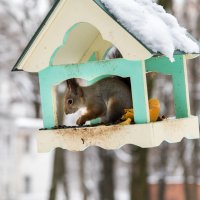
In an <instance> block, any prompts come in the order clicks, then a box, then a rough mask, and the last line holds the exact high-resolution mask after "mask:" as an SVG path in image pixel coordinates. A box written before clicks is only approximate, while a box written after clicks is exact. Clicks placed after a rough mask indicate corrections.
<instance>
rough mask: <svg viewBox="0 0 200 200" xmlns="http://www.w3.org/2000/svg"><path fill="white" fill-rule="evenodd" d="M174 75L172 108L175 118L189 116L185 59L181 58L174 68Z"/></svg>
mask: <svg viewBox="0 0 200 200" xmlns="http://www.w3.org/2000/svg"><path fill="white" fill-rule="evenodd" d="M175 72H176V73H174V74H173V76H172V80H173V93H174V104H175V105H174V107H175V113H176V117H177V118H185V117H189V116H190V101H189V92H188V77H187V68H186V58H185V56H182V59H181V62H180V63H178V65H177V66H176V70H175Z"/></svg>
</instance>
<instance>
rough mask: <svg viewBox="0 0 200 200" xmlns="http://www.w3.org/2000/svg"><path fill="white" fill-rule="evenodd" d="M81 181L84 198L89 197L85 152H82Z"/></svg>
mask: <svg viewBox="0 0 200 200" xmlns="http://www.w3.org/2000/svg"><path fill="white" fill-rule="evenodd" d="M80 181H81V190H82V194H83V200H87V199H88V189H87V187H86V185H85V153H84V152H81V153H80Z"/></svg>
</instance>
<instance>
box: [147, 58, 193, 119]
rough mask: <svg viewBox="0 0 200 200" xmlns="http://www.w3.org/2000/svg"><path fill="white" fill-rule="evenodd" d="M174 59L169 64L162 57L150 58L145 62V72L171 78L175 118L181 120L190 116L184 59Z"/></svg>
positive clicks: (166, 59)
mask: <svg viewBox="0 0 200 200" xmlns="http://www.w3.org/2000/svg"><path fill="white" fill-rule="evenodd" d="M174 58H175V62H170V61H169V59H168V58H166V57H164V56H162V57H157V58H150V59H148V60H146V61H145V64H146V71H147V72H150V71H153V72H157V73H161V74H165V75H171V76H172V81H173V95H174V107H175V113H176V117H177V118H183V117H188V116H189V115H190V102H189V91H188V78H187V68H186V67H187V66H186V57H185V56H184V55H176V56H174Z"/></svg>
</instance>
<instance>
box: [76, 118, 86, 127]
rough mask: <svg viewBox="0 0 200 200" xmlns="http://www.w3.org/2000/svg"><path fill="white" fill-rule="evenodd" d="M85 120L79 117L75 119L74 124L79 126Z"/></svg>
mask: <svg viewBox="0 0 200 200" xmlns="http://www.w3.org/2000/svg"><path fill="white" fill-rule="evenodd" d="M85 122H86V121H85V120H84V118H83V117H79V118H78V120H77V121H76V124H77V125H79V126H82V125H83V124H85Z"/></svg>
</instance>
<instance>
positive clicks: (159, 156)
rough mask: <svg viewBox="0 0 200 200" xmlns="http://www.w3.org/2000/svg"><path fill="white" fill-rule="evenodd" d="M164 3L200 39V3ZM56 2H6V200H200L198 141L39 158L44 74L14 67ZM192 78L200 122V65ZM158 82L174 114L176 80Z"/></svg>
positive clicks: (1, 49)
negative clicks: (40, 77) (41, 78)
mask: <svg viewBox="0 0 200 200" xmlns="http://www.w3.org/2000/svg"><path fill="white" fill-rule="evenodd" d="M129 1H130V0H129ZM137 2H139V1H137ZM159 2H160V3H162V5H164V6H165V7H166V8H167V10H168V12H171V13H173V14H174V15H175V16H176V17H177V18H178V21H179V23H180V24H181V25H182V26H184V27H186V28H187V30H188V31H189V32H190V33H192V34H193V35H194V36H195V37H196V38H197V39H198V40H200V0H185V1H184V0H175V1H169V0H166V1H164V0H161V1H159ZM52 3H53V1H50V0H40V1H39V0H9V1H6V0H0V125H1V126H0V159H1V160H0V200H27V199H29V200H65V199H67V200H68V199H70V200H82V199H83V200H104V199H105V200H114V199H115V200H129V199H131V200H135V199H136V200H137V199H140V200H142V199H144V200H146V199H152V200H156V199H159V200H162V199H163V200H199V199H200V186H199V184H200V179H199V177H200V162H199V155H200V154H199V150H200V148H199V141H198V140H192V141H191V140H184V141H182V142H181V143H179V144H173V145H169V144H167V143H163V144H162V145H161V146H160V147H158V148H153V149H140V148H137V147H134V146H130V145H127V146H125V147H123V148H122V149H120V150H117V151H104V150H102V149H100V148H94V147H93V148H89V149H87V150H86V151H84V152H83V153H74V152H68V151H62V150H60V149H58V150H56V151H53V152H51V153H48V154H38V153H37V149H36V141H35V135H34V131H37V130H38V129H39V128H41V127H42V120H41V110H40V97H39V88H38V79H37V75H36V74H30V73H25V72H18V73H16V72H11V69H12V67H13V66H14V64H15V62H16V60H17V59H18V57H19V55H20V54H21V53H22V51H23V49H24V47H25V46H26V44H27V42H28V41H29V40H30V38H31V37H32V35H33V33H34V32H35V30H36V29H37V27H38V25H39V24H40V23H41V21H42V19H43V18H44V16H45V15H46V13H47V11H48V10H49V8H50V6H51V5H52ZM188 74H189V86H190V100H191V108H192V114H194V115H198V116H199V115H200V91H199V90H200V62H199V59H196V60H195V61H190V62H189V63H188ZM152 79H153V81H152V80H149V82H150V83H151V84H150V85H151V86H152V92H151V96H152V97H158V98H159V99H160V101H161V102H162V114H165V115H167V116H173V114H174V108H173V96H172V83H171V78H170V77H165V76H161V75H160V76H156V77H153V78H152Z"/></svg>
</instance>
